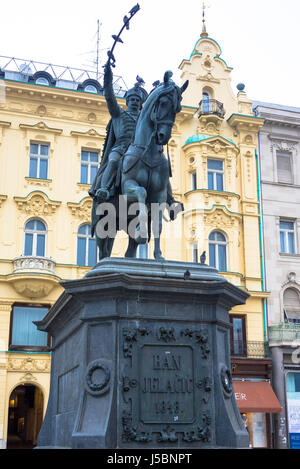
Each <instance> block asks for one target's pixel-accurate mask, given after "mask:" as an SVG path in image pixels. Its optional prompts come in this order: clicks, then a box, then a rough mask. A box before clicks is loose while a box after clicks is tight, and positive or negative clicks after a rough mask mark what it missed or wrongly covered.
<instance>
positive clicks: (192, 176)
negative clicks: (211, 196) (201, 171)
mask: <svg viewBox="0 0 300 469" xmlns="http://www.w3.org/2000/svg"><path fill="white" fill-rule="evenodd" d="M190 184H191V191H196V190H197V171H196V170H194V171H191V172H190Z"/></svg>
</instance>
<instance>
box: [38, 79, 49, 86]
mask: <svg viewBox="0 0 300 469" xmlns="http://www.w3.org/2000/svg"><path fill="white" fill-rule="evenodd" d="M35 84H36V85H45V86H49V81H48V80H47V78H45V77H39V78H37V79H36V80H35Z"/></svg>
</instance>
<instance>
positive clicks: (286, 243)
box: [279, 218, 298, 255]
mask: <svg viewBox="0 0 300 469" xmlns="http://www.w3.org/2000/svg"><path fill="white" fill-rule="evenodd" d="M281 223H292V224H293V229H292V230H290V229H287V228H281ZM281 233H284V245H285V248H287V250H285V251H284V250H283V251H282V250H281V247H282V246H281ZM291 233H292V234H293V243H294V251H293V252H291V251H290V249H289V244H290V243H289V236H288V235H289V234H291ZM297 252H298V249H297V237H296V222H295V220H291V219H284V218H280V219H279V253H280V254H289V255H296V254H297Z"/></svg>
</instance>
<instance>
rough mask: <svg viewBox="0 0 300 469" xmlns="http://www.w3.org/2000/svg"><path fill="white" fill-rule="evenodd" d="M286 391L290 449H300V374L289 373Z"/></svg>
mask: <svg viewBox="0 0 300 469" xmlns="http://www.w3.org/2000/svg"><path fill="white" fill-rule="evenodd" d="M286 391H287V403H288V425H289V438H290V448H291V449H300V373H287V375H286Z"/></svg>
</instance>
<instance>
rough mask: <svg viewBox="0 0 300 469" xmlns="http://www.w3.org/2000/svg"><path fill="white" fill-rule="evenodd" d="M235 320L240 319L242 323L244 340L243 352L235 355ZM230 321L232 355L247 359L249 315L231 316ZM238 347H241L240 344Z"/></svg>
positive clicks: (242, 342)
mask: <svg viewBox="0 0 300 469" xmlns="http://www.w3.org/2000/svg"><path fill="white" fill-rule="evenodd" d="M234 319H240V320H241V321H242V339H241V345H242V352H241V353H240V352H238V353H235V352H234V348H235V346H234V335H233V332H234V327H233V321H234ZM229 321H230V324H231V328H230V353H231V356H232V357H246V356H247V326H246V323H247V315H246V314H231V313H230V314H229ZM238 347H240V344H238Z"/></svg>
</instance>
